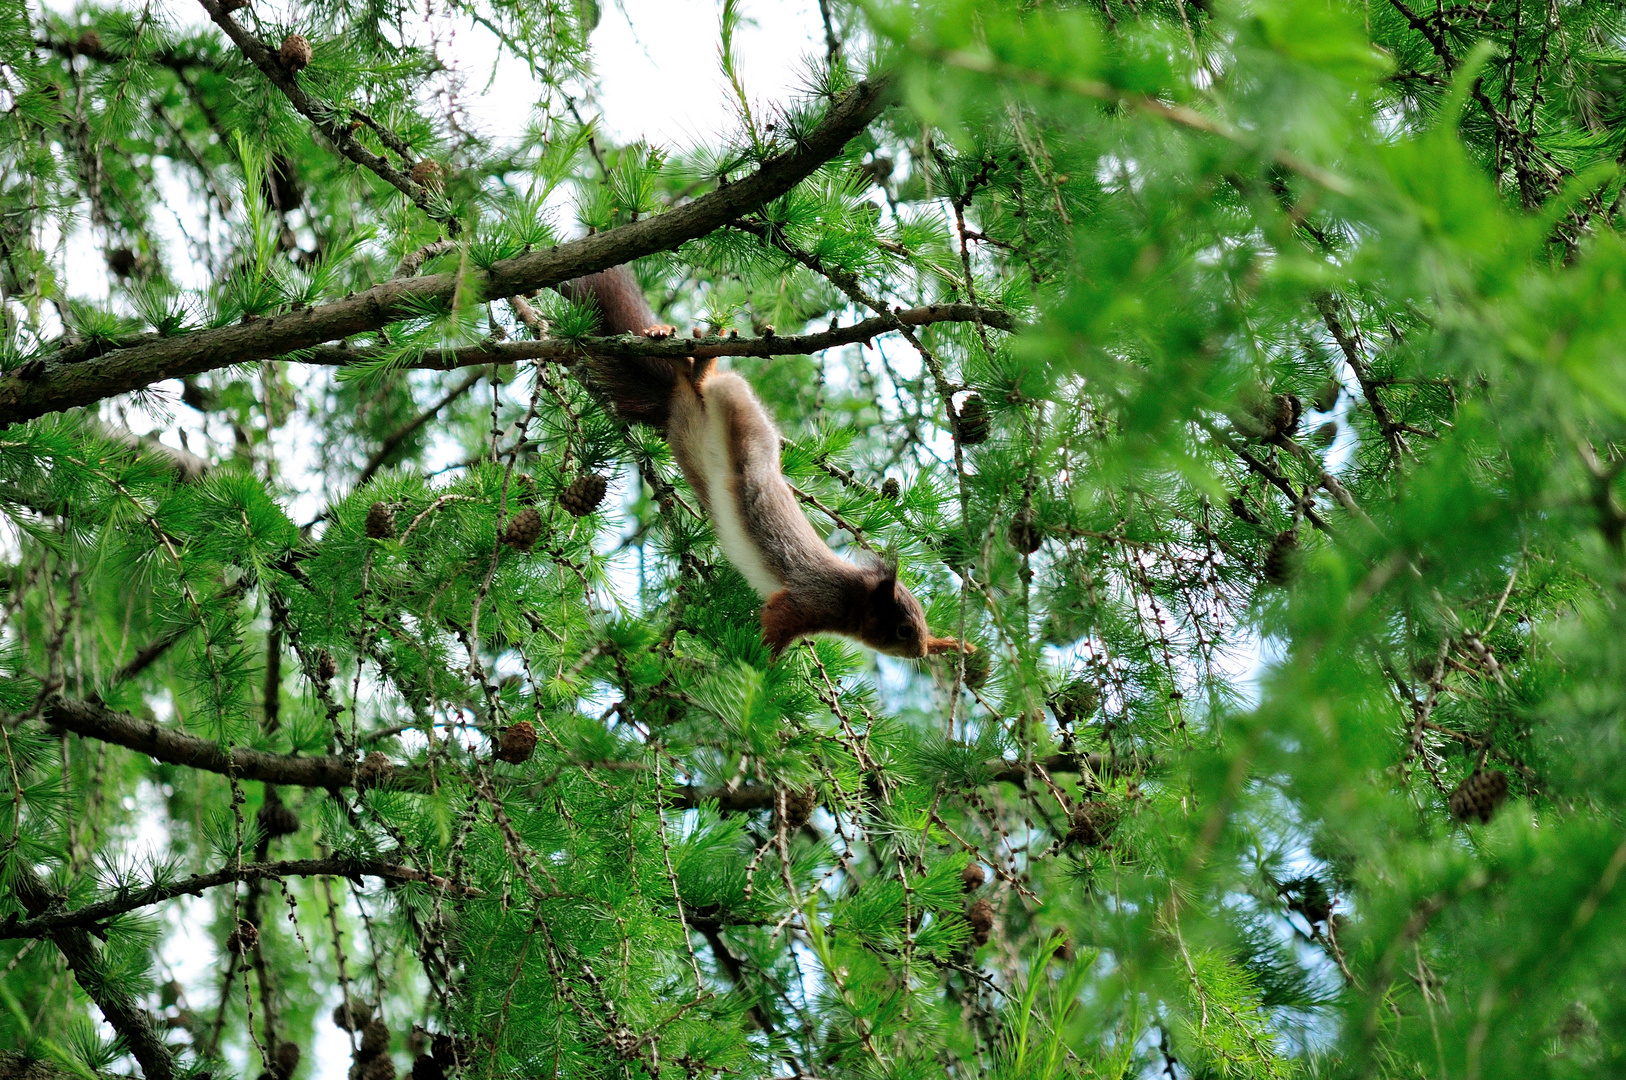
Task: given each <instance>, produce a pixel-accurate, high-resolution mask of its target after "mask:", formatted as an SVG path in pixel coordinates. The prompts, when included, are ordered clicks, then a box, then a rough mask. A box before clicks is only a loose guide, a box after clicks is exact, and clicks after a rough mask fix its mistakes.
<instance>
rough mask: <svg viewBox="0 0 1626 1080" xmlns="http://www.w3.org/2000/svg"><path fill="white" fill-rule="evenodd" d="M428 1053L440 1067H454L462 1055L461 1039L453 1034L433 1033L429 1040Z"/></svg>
mask: <svg viewBox="0 0 1626 1080" xmlns="http://www.w3.org/2000/svg"><path fill="white" fill-rule="evenodd" d="M429 1053H430V1054H432V1055H433V1056H434V1058H435V1064H437V1065H439V1066H440V1067H441V1068H443V1069H452V1068H456V1067H457V1063H458V1060H459V1059H460V1058H462V1057H464V1053H463V1046H462V1040H460V1039H458V1038H457V1037H456V1036H455V1035H445V1034H439V1035H435V1036H433V1037H431V1038H430V1040H429Z"/></svg>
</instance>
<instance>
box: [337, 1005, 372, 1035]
mask: <svg viewBox="0 0 1626 1080" xmlns="http://www.w3.org/2000/svg"><path fill="white" fill-rule="evenodd" d="M345 1004H346V1002H340V1003H339V1004H337V1005H335V1006H334V1007H333V1026H334V1027H336V1028H338V1029H339V1030H340V1031H360V1030H361V1029H362V1028H364V1027H366V1026H367V1025H368V1024H369V1023H371V1022H372V1019H373V1008H372V1006H371V1005H368V1004H367V1003H366V1002H365V1001H362V1000H361V999H360V998H358V997H352V998H350V999H349V1002H348V1004H349V1006H350V1015H349V1018H348V1019H346V1017H345Z"/></svg>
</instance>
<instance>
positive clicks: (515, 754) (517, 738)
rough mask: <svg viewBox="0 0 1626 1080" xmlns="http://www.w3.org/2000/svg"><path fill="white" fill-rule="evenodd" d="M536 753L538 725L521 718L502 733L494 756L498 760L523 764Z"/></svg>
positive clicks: (512, 763)
mask: <svg viewBox="0 0 1626 1080" xmlns="http://www.w3.org/2000/svg"><path fill="white" fill-rule="evenodd" d="M534 753H536V725H534V724H532V723H531V722H530V721H529V720H521V721H520V722H519V723H517V724H513V725H511V726H510V727H508V728H507V729H505V730H504V731H503V733H502V738H500V739H498V740H497V749H496V751H495V753H494V755H493V756H495V757H496V759H497V760H498V761H506V762H508V763H509V764H510V765H522V764H524V763H525V762H527V761H529V760H531V755H532V754H534Z"/></svg>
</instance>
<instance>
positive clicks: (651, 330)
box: [644, 323, 677, 340]
mask: <svg viewBox="0 0 1626 1080" xmlns="http://www.w3.org/2000/svg"><path fill="white" fill-rule="evenodd" d="M675 333H677V327H675V326H669V325H667V324H666V323H656V324H655V325H654V326H646V327H644V337H646V338H655V339H656V340H659V339H661V338H669V337H671V336H672V335H673V334H675Z"/></svg>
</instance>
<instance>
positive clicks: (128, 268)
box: [107, 247, 140, 278]
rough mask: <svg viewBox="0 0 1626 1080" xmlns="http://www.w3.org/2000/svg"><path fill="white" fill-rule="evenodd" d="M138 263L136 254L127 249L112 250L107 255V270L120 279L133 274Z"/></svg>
mask: <svg viewBox="0 0 1626 1080" xmlns="http://www.w3.org/2000/svg"><path fill="white" fill-rule="evenodd" d="M139 261H140V260H138V259H137V258H136V253H135V252H133V251H131V250H130V249H129V248H127V247H121V248H114V249H113V250H112V251H109V252H108V253H107V268H108V269H109V270H111V271H113V273H115V274H117V275H118V276H119V277H121V278H127V277H129V276H130V275H131V274H133V273H135V268H136V263H137V262H139Z"/></svg>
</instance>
